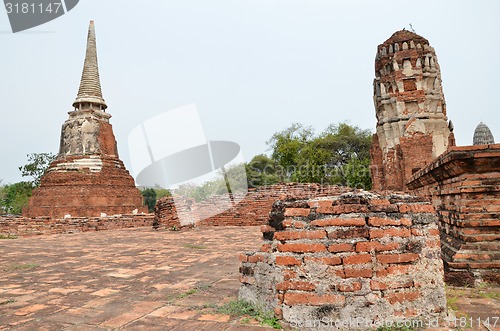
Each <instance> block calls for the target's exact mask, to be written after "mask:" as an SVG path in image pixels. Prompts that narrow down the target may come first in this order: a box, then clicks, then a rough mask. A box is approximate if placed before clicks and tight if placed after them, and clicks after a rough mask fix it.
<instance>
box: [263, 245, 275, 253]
mask: <svg viewBox="0 0 500 331" xmlns="http://www.w3.org/2000/svg"><path fill="white" fill-rule="evenodd" d="M272 250H273V246H272V245H271V244H263V245H262V246H260V251H261V252H266V253H271V252H272Z"/></svg>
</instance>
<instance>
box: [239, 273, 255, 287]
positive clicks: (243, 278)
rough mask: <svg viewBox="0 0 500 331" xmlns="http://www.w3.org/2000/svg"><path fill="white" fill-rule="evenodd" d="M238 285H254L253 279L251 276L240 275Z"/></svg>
mask: <svg viewBox="0 0 500 331" xmlns="http://www.w3.org/2000/svg"><path fill="white" fill-rule="evenodd" d="M240 283H245V284H250V285H253V284H255V278H253V277H251V276H243V275H240Z"/></svg>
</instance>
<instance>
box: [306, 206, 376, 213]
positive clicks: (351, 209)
mask: <svg viewBox="0 0 500 331" xmlns="http://www.w3.org/2000/svg"><path fill="white" fill-rule="evenodd" d="M316 211H317V212H318V213H320V214H349V213H367V212H368V207H367V206H366V205H360V204H348V205H337V206H331V207H318V209H317V210H316Z"/></svg>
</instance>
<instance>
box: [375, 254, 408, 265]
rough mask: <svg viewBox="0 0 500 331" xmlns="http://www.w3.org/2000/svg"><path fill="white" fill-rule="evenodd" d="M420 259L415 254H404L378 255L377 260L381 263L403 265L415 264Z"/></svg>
mask: <svg viewBox="0 0 500 331" xmlns="http://www.w3.org/2000/svg"><path fill="white" fill-rule="evenodd" d="M416 259H418V254H415V253H403V254H379V255H377V260H378V261H379V262H380V263H403V262H413V261H415V260H416Z"/></svg>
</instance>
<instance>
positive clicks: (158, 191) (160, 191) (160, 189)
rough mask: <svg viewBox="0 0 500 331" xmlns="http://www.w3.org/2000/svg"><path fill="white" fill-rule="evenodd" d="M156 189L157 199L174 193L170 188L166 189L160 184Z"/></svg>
mask: <svg viewBox="0 0 500 331" xmlns="http://www.w3.org/2000/svg"><path fill="white" fill-rule="evenodd" d="M154 190H155V192H156V199H157V200H158V199H161V198H163V197H166V196H171V195H172V193H170V191H169V190H167V189H165V188H163V187H161V186H159V185H157V186H155V188H154Z"/></svg>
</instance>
